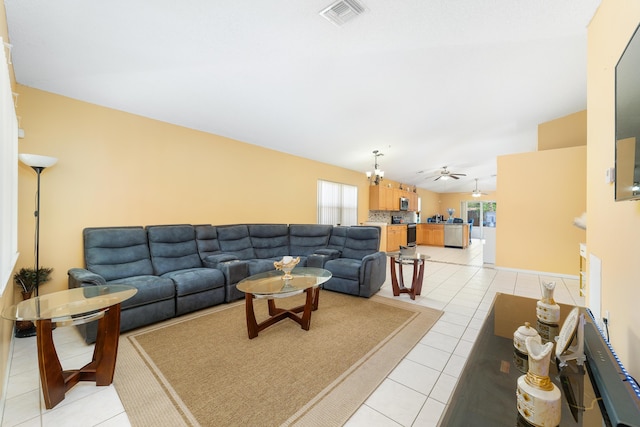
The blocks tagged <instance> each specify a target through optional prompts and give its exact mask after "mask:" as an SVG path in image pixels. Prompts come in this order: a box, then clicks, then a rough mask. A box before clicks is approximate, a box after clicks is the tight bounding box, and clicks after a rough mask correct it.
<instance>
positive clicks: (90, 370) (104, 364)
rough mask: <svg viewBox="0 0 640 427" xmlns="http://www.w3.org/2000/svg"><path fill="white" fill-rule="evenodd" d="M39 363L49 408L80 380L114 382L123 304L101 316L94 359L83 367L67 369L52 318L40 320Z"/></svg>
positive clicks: (37, 323) (102, 384) (46, 402)
mask: <svg viewBox="0 0 640 427" xmlns="http://www.w3.org/2000/svg"><path fill="white" fill-rule="evenodd" d="M36 331H37V337H36V339H37V344H38V366H39V368H40V381H41V383H42V394H43V396H44V402H45V406H46V408H47V409H51V408H53V407H54V406H56V405H57V404H58V403H60V402H61V401H62V400H64V395H65V393H66V392H67V391H68V390H69V389H70V388H71V387H73V386H74V385H76V384H77V383H78V381H95V382H96V385H98V386H105V385H109V384H111V383H112V382H113V374H114V372H115V367H116V356H117V353H118V340H119V338H120V304H116V305H113V306H111V307H109V308H108V309H107V310H106V311H105V314H104V316H103V317H102V318H100V320H98V336H97V339H96V344H95V348H94V351H93V359H92V361H91V362H89V363H88V364H87V365H85V366H83V367H82V368H80V369H75V370H69V371H63V370H62V365H61V364H60V359H59V358H58V354H57V352H56V348H55V345H54V343H53V327H52V322H51V320H50V319H44V320H38V321H36Z"/></svg>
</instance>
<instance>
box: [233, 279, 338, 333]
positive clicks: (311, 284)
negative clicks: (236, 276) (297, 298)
mask: <svg viewBox="0 0 640 427" xmlns="http://www.w3.org/2000/svg"><path fill="white" fill-rule="evenodd" d="M291 275H292V278H291V279H284V272H282V271H280V270H273V271H267V272H265V273H260V274H256V275H253V276H249V277H247V278H246V279H243V280H241V281H240V282H238V285H237V286H236V288H237V289H238V290H239V291H242V292H244V293H245V305H246V314H247V332H248V334H249V338H250V339H253V338H255V337H257V336H258V332H260V331H262V330H263V329H265V328H268V327H269V326H271V325H273V324H275V323H277V322H279V321H281V320H283V319H292V320H293V321H295V322H297V323H298V324H300V326H301V327H302V329H304V330H305V331H308V330H309V326H310V325H311V312H312V311H315V310H317V309H318V298H319V295H320V285H321V284H323V283H324V282H326V281H327V280H329V279H330V278H331V272H330V271H328V270H324V269H322V268H313V267H297V268H294V269H293V271H292V272H291ZM303 292H306V294H307V296H306V300H305V303H304V305H301V306H298V307H294V308H290V309H283V308H277V307H276V304H275V302H274V299H276V298H287V297H291V296H294V295H298V294H301V293H303ZM254 298H258V299H267V300H268V302H267V303H268V306H269V316H270V317H269V318H268V319H267V320H265V321H263V322H260V323H258V322H257V320H256V315H255V311H254V309H253V300H254ZM299 313H302V316H300V315H299Z"/></svg>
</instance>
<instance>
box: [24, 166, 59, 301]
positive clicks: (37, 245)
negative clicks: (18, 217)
mask: <svg viewBox="0 0 640 427" xmlns="http://www.w3.org/2000/svg"><path fill="white" fill-rule="evenodd" d="M18 158H19V159H20V161H21V162H22V163H24V164H25V165H27V166H31V167H32V168H33V170H34V171H36V174H37V175H38V191H37V193H36V211H35V212H34V215H35V217H36V241H35V256H36V267H35V269H36V286H35V290H36V296H38V287H39V283H38V281H39V280H40V174H41V173H42V171H43V170H45V169H46V168H48V167H51V166H53V165H55V164H56V162H57V161H58V159H56V158H55V157H49V156H39V155H37V154H19V155H18Z"/></svg>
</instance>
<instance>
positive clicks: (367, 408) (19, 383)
mask: <svg viewBox="0 0 640 427" xmlns="http://www.w3.org/2000/svg"><path fill="white" fill-rule="evenodd" d="M419 251H420V252H422V253H425V254H427V255H429V256H431V260H430V261H429V262H428V263H427V266H426V269H425V277H424V282H423V283H424V285H423V288H422V295H421V296H420V297H418V298H416V300H415V301H411V299H409V296H408V295H406V294H403V295H401V296H400V297H395V298H400V299H402V300H405V301H407V302H411V303H414V304H421V305H424V306H428V307H433V308H436V309H439V310H443V311H444V314H443V315H442V317H441V318H440V319H439V320H438V322H437V323H436V324H435V325H434V326H433V328H431V330H430V331H429V332H428V333H427V334H426V335H425V336H424V337H423V338H422V340H421V341H420V342H419V343H418V344H417V345H416V346H415V348H413V349H412V350H411V351H410V352H409V353H408V354H407V356H406V357H405V358H404V359H403V360H402V361H401V362H400V363H399V364H398V366H397V367H396V368H395V370H394V371H393V372H391V374H390V375H389V376H388V377H387V378H386V379H385V380H384V381H383V382H382V384H380V386H379V387H378V388H377V389H376V390H375V391H374V393H373V394H372V395H371V396H370V397H369V398H368V399H367V400H366V402H365V403H364V404H363V405H362V406H361V407H360V409H359V410H358V411H357V412H356V413H355V414H354V415H353V416H352V417H351V419H350V420H349V421H348V422H347V424H346V425H347V426H349V427H360V426H363V427H364V426H366V427H371V426H380V427H385V426H389V427H391V426H394V427H398V426H416V427H417V426H420V427H423V426H424V427H428V426H436V425H438V421H439V419H440V417H441V415H442V413H443V412H444V410H445V408H446V405H447V402H448V401H449V398H450V396H451V394H452V392H453V390H454V388H455V386H456V382H457V379H458V376H459V375H460V372H461V371H462V369H463V367H464V363H465V361H466V358H467V355H468V354H469V352H470V351H471V348H472V346H473V343H474V340H475V338H476V336H477V334H478V331H479V329H480V326H481V325H482V322H483V320H484V318H485V316H486V315H487V313H488V311H489V308H490V306H491V303H492V301H493V298H494V296H495V294H496V292H501V293H509V294H515V295H521V296H527V297H532V298H539V297H540V295H541V293H540V284H541V282H542V280H554V281H555V282H556V284H557V285H556V291H555V294H554V297H555V299H556V300H557V301H558V302H560V303H566V304H573V305H584V299H583V298H580V297H579V296H578V295H579V284H578V280H577V279H567V278H561V277H549V276H544V275H540V274H533V273H520V272H514V271H505V270H497V269H494V268H492V267H491V266H483V264H482V242H481V241H480V240H474V241H473V244H471V245H470V246H469V248H468V249H465V250H462V249H450V248H437V247H430V246H420V247H419ZM407 273H408V274H410V271H407ZM409 277H410V276H409ZM379 295H382V296H385V297H389V298H394V297H393V294H392V291H391V281H390V278H389V277H387V281H386V282H385V284H384V285H383V287H382V289H381V290H380V292H379ZM54 340H55V342H56V348H57V349H58V353H59V356H60V361H61V363H62V365H63V368H64V369H73V368H77V367H78V366H82V365H84V364H86V363H88V362H89V361H90V359H91V355H92V352H93V346H87V345H85V344H84V342H83V341H82V339H81V338H80V335H79V334H78V333H77V331H76V329H75V328H73V327H60V328H57V329H56V330H55V331H54ZM10 363H11V367H10V376H9V382H8V387H7V394H6V400H5V406H4V408H3V411H0V412H1V415H2V417H1V421H2V422H1V423H0V425H2V426H4V427H13V426H20V427H31V426H34V427H35V426H46V427H49V426H51V427H61V426H64V427H67V426H81V427H87V426H101V427H112V426H129V425H131V424H130V423H129V419H128V417H127V414H126V412H125V411H124V407H123V406H122V403H121V401H120V398H119V397H118V394H117V392H116V391H115V388H114V387H113V385H111V386H109V387H96V386H95V385H94V384H92V383H82V382H81V383H79V384H78V385H76V386H75V387H73V388H72V389H71V390H70V391H69V392H68V393H67V394H66V398H65V400H63V401H62V402H61V403H60V404H59V405H58V406H56V407H55V408H54V409H51V410H46V409H45V408H44V403H43V400H42V394H41V392H40V389H39V385H40V383H39V375H38V368H37V354H36V341H35V338H23V339H15V340H14V347H13V357H12V359H11V362H10Z"/></svg>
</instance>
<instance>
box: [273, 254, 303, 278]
mask: <svg viewBox="0 0 640 427" xmlns="http://www.w3.org/2000/svg"><path fill="white" fill-rule="evenodd" d="M299 262H300V257H296V258H293V257H290V256H286V257H283V258H282V260H280V261H274V262H273V266H274V267H275V268H276V270H282V271H284V276H282V279H283V280H289V279H291V278H292V277H293V276H291V271H292V270H293V269H294V268H295V266H296V265H298V263H299Z"/></svg>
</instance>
